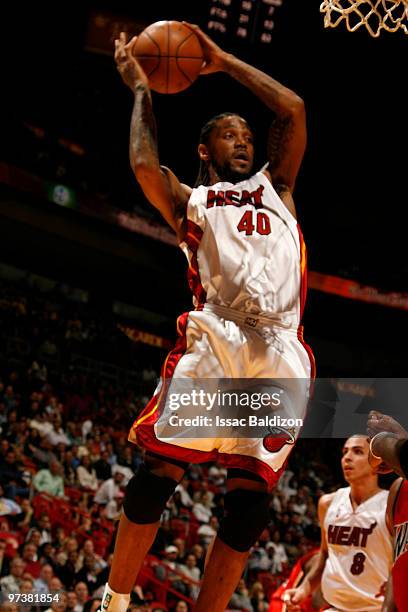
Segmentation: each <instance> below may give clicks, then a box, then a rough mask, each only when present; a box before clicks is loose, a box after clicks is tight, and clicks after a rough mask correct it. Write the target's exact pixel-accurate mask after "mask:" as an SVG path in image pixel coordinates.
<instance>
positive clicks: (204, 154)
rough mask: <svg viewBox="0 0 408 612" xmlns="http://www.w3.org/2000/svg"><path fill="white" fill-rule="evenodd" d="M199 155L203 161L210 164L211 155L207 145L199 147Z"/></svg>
mask: <svg viewBox="0 0 408 612" xmlns="http://www.w3.org/2000/svg"><path fill="white" fill-rule="evenodd" d="M197 151H198V155H199V157H200V159H201V160H202V161H205V162H208V161H209V159H210V153H209V151H208V149H207V147H206V145H205V144H199V145H198V149H197Z"/></svg>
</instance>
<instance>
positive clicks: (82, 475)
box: [76, 455, 98, 491]
mask: <svg viewBox="0 0 408 612" xmlns="http://www.w3.org/2000/svg"><path fill="white" fill-rule="evenodd" d="M76 475H77V479H78V482H79V484H80V486H81V487H83V488H84V489H89V490H91V491H96V490H97V488H98V478H97V476H96V472H95V470H94V468H93V467H92V466H91V460H90V458H89V455H83V457H82V458H81V463H80V465H79V466H78V467H77V469H76Z"/></svg>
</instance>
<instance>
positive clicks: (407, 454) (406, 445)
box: [398, 439, 408, 478]
mask: <svg viewBox="0 0 408 612" xmlns="http://www.w3.org/2000/svg"><path fill="white" fill-rule="evenodd" d="M398 451H399V452H398V455H399V462H400V466H401V470H402V472H403V474H404V476H405V478H408V439H407V440H401V445H400V446H399V449H398Z"/></svg>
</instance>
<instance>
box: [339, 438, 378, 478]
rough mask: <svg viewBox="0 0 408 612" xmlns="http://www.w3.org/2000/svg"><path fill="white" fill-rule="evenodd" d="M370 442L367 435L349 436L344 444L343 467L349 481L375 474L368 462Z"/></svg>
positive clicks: (345, 476)
mask: <svg viewBox="0 0 408 612" xmlns="http://www.w3.org/2000/svg"><path fill="white" fill-rule="evenodd" d="M368 450H369V444H368V441H367V439H366V438H365V437H363V436H361V438H360V437H355V438H349V439H348V440H347V442H346V443H345V445H344V446H343V456H342V458H341V467H342V469H343V474H344V478H345V480H346V481H347V482H348V483H351V482H355V481H356V480H360V479H364V478H367V477H368V476H370V475H372V474H373V471H372V469H371V466H370V464H369V463H368Z"/></svg>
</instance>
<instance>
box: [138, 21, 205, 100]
mask: <svg viewBox="0 0 408 612" xmlns="http://www.w3.org/2000/svg"><path fill="white" fill-rule="evenodd" d="M133 53H134V54H135V56H136V57H137V59H138V61H139V62H140V64H141V66H142V68H143V70H144V71H145V72H146V75H147V76H148V78H149V85H150V87H151V88H152V89H154V91H158V92H159V93H164V94H170V93H177V92H178V91H183V89H187V87H189V86H190V85H191V84H192V83H193V82H194V81H195V80H196V78H197V77H198V75H199V73H200V70H201V66H202V63H203V51H202V49H201V45H200V41H199V39H198V37H197V35H196V34H195V33H194V32H193V31H192V30H190V28H188V27H187V26H185V25H184V24H183V23H181V22H180V21H157V22H156V23H152V25H150V26H149V27H147V28H146V29H145V30H143V32H141V33H140V34H139V36H138V38H137V41H136V43H135V45H134V47H133Z"/></svg>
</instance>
